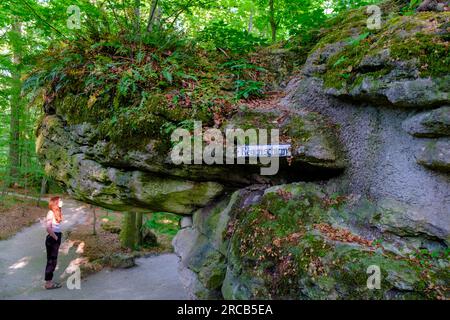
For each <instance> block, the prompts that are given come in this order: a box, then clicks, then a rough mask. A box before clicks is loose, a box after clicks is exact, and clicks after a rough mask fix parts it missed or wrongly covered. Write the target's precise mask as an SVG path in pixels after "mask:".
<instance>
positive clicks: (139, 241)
mask: <svg viewBox="0 0 450 320" xmlns="http://www.w3.org/2000/svg"><path fill="white" fill-rule="evenodd" d="M142 220H143V214H142V212H138V213H137V214H136V231H137V245H139V246H140V245H142Z"/></svg>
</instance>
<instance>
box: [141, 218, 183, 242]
mask: <svg viewBox="0 0 450 320" xmlns="http://www.w3.org/2000/svg"><path fill="white" fill-rule="evenodd" d="M180 219H181V218H180V216H177V215H175V214H172V213H166V212H153V213H152V214H151V215H150V218H149V219H147V220H146V221H145V224H144V226H145V227H146V228H150V229H152V230H154V231H156V232H157V233H158V234H165V235H169V236H172V237H173V236H175V235H176V234H177V232H178V230H179V227H178V224H179V222H180Z"/></svg>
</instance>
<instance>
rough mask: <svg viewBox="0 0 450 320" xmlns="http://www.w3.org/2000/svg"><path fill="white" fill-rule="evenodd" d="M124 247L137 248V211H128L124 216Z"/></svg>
mask: <svg viewBox="0 0 450 320" xmlns="http://www.w3.org/2000/svg"><path fill="white" fill-rule="evenodd" d="M120 240H121V243H122V247H124V248H130V249H135V248H136V243H137V230H136V212H126V213H124V214H123V218H122V230H121V231H120Z"/></svg>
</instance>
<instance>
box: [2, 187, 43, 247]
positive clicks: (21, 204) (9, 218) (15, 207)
mask: <svg viewBox="0 0 450 320" xmlns="http://www.w3.org/2000/svg"><path fill="white" fill-rule="evenodd" d="M47 211H48V209H47V203H46V202H44V201H41V202H40V203H39V206H37V201H36V200H35V199H31V198H24V197H16V196H9V195H7V196H5V197H4V198H3V199H1V201H0V240H5V239H8V238H9V237H11V236H13V235H15V234H16V233H17V232H19V231H20V230H22V229H23V228H26V227H29V226H31V225H32V224H34V223H36V222H38V221H39V219H40V218H43V217H45V215H46V213H47Z"/></svg>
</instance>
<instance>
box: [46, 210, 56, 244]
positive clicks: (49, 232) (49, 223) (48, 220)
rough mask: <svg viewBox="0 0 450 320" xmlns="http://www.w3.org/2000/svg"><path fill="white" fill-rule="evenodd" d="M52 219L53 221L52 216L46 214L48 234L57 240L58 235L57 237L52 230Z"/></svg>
mask: <svg viewBox="0 0 450 320" xmlns="http://www.w3.org/2000/svg"><path fill="white" fill-rule="evenodd" d="M52 221H53V218H52V217H51V218H49V217H48V216H47V223H46V225H47V232H48V234H49V235H50V236H51V237H52V238H53V239H55V240H58V237H57V236H56V234H55V233H54V232H53V228H52Z"/></svg>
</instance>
